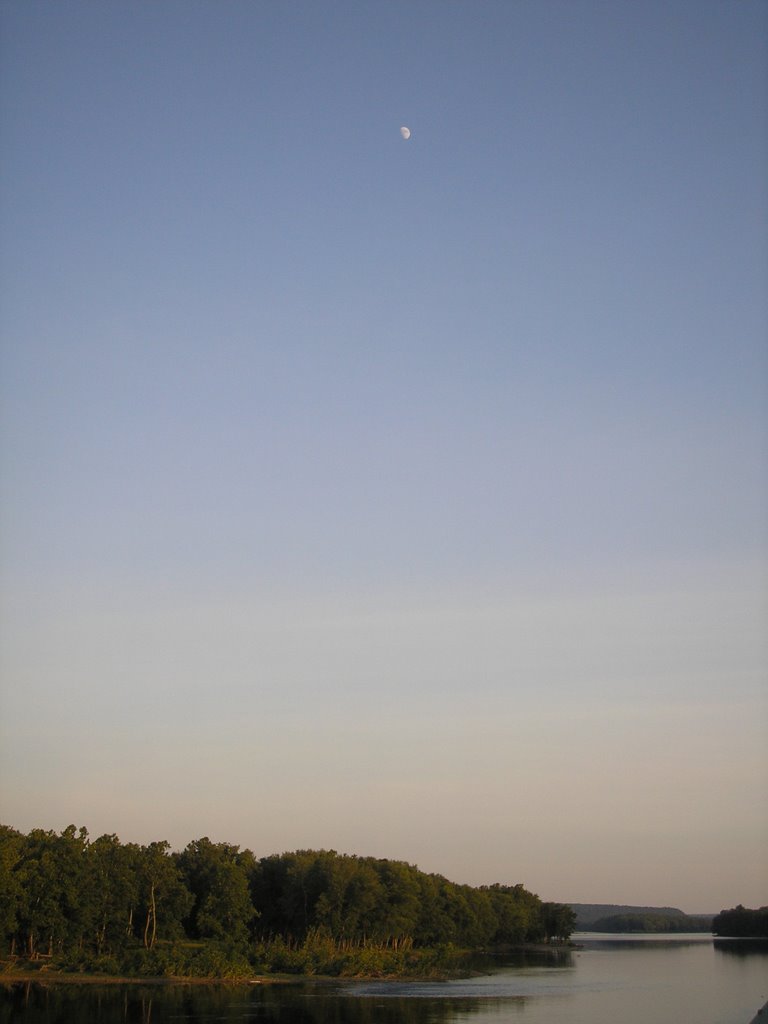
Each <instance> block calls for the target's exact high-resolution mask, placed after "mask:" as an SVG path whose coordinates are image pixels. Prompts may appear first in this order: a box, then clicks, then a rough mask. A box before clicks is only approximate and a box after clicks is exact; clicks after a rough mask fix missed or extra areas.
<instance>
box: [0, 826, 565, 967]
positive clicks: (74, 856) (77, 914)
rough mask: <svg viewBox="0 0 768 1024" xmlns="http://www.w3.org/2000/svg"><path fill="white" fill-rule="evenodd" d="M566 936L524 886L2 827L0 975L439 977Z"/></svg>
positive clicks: (560, 909)
mask: <svg viewBox="0 0 768 1024" xmlns="http://www.w3.org/2000/svg"><path fill="white" fill-rule="evenodd" d="M574 921H575V915H574V913H573V911H572V910H571V909H570V908H569V907H567V906H564V905H562V904H557V903H545V902H543V901H542V900H540V899H539V897H538V896H536V895H534V894H533V893H531V892H529V891H528V890H527V889H525V888H524V887H523V886H522V885H513V886H509V885H501V884H495V885H487V886H480V887H473V886H469V885H459V884H456V883H454V882H450V881H448V880H447V879H446V878H444V877H442V876H441V875H436V874H427V873H425V872H423V871H420V870H419V869H418V868H417V867H415V866H414V865H412V864H407V863H405V862H402V861H396V860H386V859H378V858H374V857H358V856H352V855H347V854H339V853H336V852H335V851H333V850H298V851H296V852H293V853H280V854H273V855H271V856H267V857H261V858H257V857H256V856H255V855H254V854H253V853H252V852H251V851H250V850H247V849H243V850H241V849H240V847H239V846H233V845H231V844H229V843H215V842H211V840H210V839H208V838H202V839H197V840H194V841H193V842H191V843H189V845H188V846H186V847H185V849H183V850H182V851H180V852H174V851H172V850H171V848H170V844H169V843H168V842H165V841H159V842H153V843H150V844H149V845H147V846H142V845H138V844H136V843H122V842H121V841H120V840H119V839H118V837H117V836H116V835H102V836H99V837H98V838H97V839H93V840H91V839H90V837H89V835H88V832H87V830H86V829H85V828H76V827H75V826H74V825H70V826H69V827H68V828H66V829H64V830H63V831H62V832H61V833H56V832H53V831H45V830H42V829H34V830H32V831H31V832H29V833H28V834H26V835H25V834H23V833H21V832H19V831H17V830H16V829H13V828H11V827H9V826H2V825H0V928H2V935H3V943H4V947H5V950H4V954H3V965H2V966H3V970H4V972H6V973H7V972H9V971H14V970H15V971H19V970H21V969H24V968H26V969H30V968H33V969H37V970H43V971H48V972H51V971H54V972H78V973H93V974H100V975H113V976H127V977H134V976H137V977H150V976H152V977H158V976H159V977H176V978H192V977H201V978H205V977H208V978H231V979H246V978H254V977H257V976H275V975H278V974H303V975H331V976H368V977H382V976H387V975H397V976H408V975H413V976H422V977H423V976H439V975H445V974H448V973H451V972H452V971H456V970H460V969H461V961H462V958H463V957H464V956H465V955H466V952H467V951H473V950H475V951H476V950H481V949H485V950H488V949H493V948H500V947H509V946H516V945H522V944H529V943H542V942H547V943H551V942H554V943H563V942H567V941H568V939H569V937H570V935H571V932H572V930H573V927H574Z"/></svg>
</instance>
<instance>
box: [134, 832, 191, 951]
mask: <svg viewBox="0 0 768 1024" xmlns="http://www.w3.org/2000/svg"><path fill="white" fill-rule="evenodd" d="M169 851H170V843H168V842H167V841H166V840H162V841H161V842H155V843H150V844H149V846H144V847H141V849H140V852H139V857H138V864H137V867H138V891H139V903H140V906H141V908H142V919H143V928H142V932H141V939H142V942H143V944H144V947H145V948H146V949H153V948H154V945H155V943H156V942H157V939H158V935H159V933H160V931H162V937H163V938H174V937H176V936H178V935H181V934H183V928H182V921H183V920H184V918H185V917H186V916H187V915H188V913H189V911H190V908H191V906H192V902H193V898H192V894H191V893H190V891H189V889H187V887H186V886H185V885H184V881H183V879H182V877H181V874H180V872H179V869H178V868H177V866H176V864H175V863H174V861H173V859H172V858H171V856H170V854H169Z"/></svg>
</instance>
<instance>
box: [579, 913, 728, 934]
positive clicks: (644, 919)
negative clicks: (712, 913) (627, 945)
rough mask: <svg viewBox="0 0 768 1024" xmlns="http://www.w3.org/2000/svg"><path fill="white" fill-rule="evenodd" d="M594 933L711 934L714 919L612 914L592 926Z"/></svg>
mask: <svg viewBox="0 0 768 1024" xmlns="http://www.w3.org/2000/svg"><path fill="white" fill-rule="evenodd" d="M590 930H591V931H593V932H678V933H679V932H711V931H712V918H711V917H701V916H693V915H690V914H679V915H677V916H674V917H673V916H671V915H670V914H612V915H610V916H609V917H601V918H600V919H599V920H597V921H594V922H593V923H592V924H591V925H590Z"/></svg>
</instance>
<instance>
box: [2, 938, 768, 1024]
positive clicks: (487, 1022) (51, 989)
mask: <svg viewBox="0 0 768 1024" xmlns="http://www.w3.org/2000/svg"><path fill="white" fill-rule="evenodd" d="M574 938H575V940H576V941H577V942H578V943H579V945H580V947H581V948H579V949H576V950H573V951H572V952H570V953H564V954H554V953H551V954H546V953H545V954H531V953H529V954H526V955H525V956H523V957H517V958H515V959H514V960H511V961H508V962H500V961H499V960H493V959H486V960H484V961H482V962H481V963H478V965H477V966H478V969H479V970H482V972H483V973H482V974H477V975H475V976H473V977H471V978H464V979H460V980H456V981H448V982H362V981H361V982H354V981H353V982H343V983H341V982H338V983H337V982H332V983H314V984H313V983H297V984H295V985H250V986H224V985H212V986H207V985H206V986H199V985H198V986H195V985H173V986H157V985H155V986H153V985H115V986H107V985H94V984H91V985H45V986H43V985H37V984H31V985H28V984H22V983H17V984H14V985H12V986H6V987H5V988H2V989H0V1024H95V1022H98V1024H171V1022H175V1024H211V1022H213V1021H224V1022H229V1024H234V1022H235V1021H237V1022H245V1021H253V1022H258V1024H469V1022H472V1024H506V1022H508V1021H509V1022H512V1021H514V1022H517V1024H566V1022H567V1024H618V1022H620V1024H749V1022H750V1021H751V1020H752V1018H753V1016H754V1015H755V1013H756V1012H757V1010H758V1009H759V1007H761V1006H762V1005H763V1004H764V1003H765V1002H766V1001H768V942H754V941H743V940H735V939H734V940H716V941H713V939H712V938H711V936H705V935H676V936H649V935H644V936H619V935H611V936H606V935H596V934H582V935H577V936H575V937H574Z"/></svg>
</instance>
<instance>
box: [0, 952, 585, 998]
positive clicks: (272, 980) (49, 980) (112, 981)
mask: <svg viewBox="0 0 768 1024" xmlns="http://www.w3.org/2000/svg"><path fill="white" fill-rule="evenodd" d="M580 948H582V947H581V946H580V945H579V944H578V943H567V944H559V945H549V944H546V943H537V942H535V943H526V944H522V945H519V946H505V947H503V948H501V949H497V950H479V951H477V952H478V953H479V954H480V955H485V956H490V957H495V956H498V957H504V956H508V955H510V954H511V953H514V952H534V953H545V952H546V953H551V952H556V951H560V952H562V951H572V950H577V949H580ZM469 955H470V956H471V955H472V953H471V952H470V953H469ZM475 973H477V972H475V971H472V970H469V971H468V972H467V973H466V974H464V973H463V972H461V973H458V974H457V973H454V972H452V971H449V972H446V973H444V974H439V975H434V974H425V975H422V976H419V975H414V974H404V975H403V974H387V975H381V974H370V975H368V974H344V975H330V974H283V973H276V974H253V975H250V976H247V977H242V978H226V977H213V978H212V977H203V976H194V975H189V976H187V975H146V976H143V975H135V974H96V973H90V972H85V971H64V970H61V969H59V968H55V967H48V966H42V967H37V968H31V967H29V966H28V965H26V964H25V965H24V966H20V967H18V968H13V967H11V968H10V969H9V968H8V962H7V961H6V962H5V963H3V964H2V966H0V985H12V984H16V983H27V984H37V985H150V986H155V987H162V986H167V985H197V986H199V985H227V986H235V985H244V986H245V985H247V986H249V987H250V986H254V985H301V984H306V983H307V982H312V983H316V984H332V983H333V984H343V983H345V982H354V981H392V982H399V983H403V982H411V981H413V982H419V981H448V980H450V979H451V978H457V977H471V976H472V975H474V974H475ZM481 973H482V972H481Z"/></svg>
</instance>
